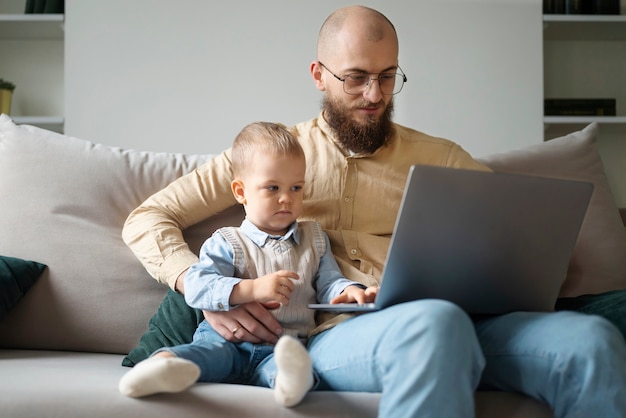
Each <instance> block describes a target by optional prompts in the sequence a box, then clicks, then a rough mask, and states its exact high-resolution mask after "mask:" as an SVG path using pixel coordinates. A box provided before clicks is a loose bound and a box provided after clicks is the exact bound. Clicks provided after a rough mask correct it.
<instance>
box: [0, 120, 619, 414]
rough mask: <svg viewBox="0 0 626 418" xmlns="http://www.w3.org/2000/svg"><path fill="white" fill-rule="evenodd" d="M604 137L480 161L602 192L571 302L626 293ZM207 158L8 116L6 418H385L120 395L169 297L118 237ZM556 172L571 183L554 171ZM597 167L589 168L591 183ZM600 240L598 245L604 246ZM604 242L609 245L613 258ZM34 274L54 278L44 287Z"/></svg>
mask: <svg viewBox="0 0 626 418" xmlns="http://www.w3.org/2000/svg"><path fill="white" fill-rule="evenodd" d="M596 129H597V127H595V126H591V127H589V128H587V130H585V131H583V132H578V133H576V134H574V135H572V136H570V137H567V138H564V139H560V140H555V141H551V142H549V143H541V144H538V145H536V146H532V147H529V148H527V149H524V150H519V151H513V152H512V153H507V154H500V155H496V156H491V157H486V158H485V159H483V161H485V162H486V163H488V164H490V165H492V166H493V167H494V168H495V169H498V170H506V169H507V167H510V168H511V169H512V170H513V171H515V170H519V171H524V167H530V171H531V172H537V173H541V170H542V168H541V167H547V168H548V169H550V170H552V171H556V172H549V173H547V174H551V173H552V174H554V175H556V176H560V175H562V176H563V177H578V178H584V179H587V180H592V181H594V183H595V184H596V191H595V192H594V198H593V199H594V202H593V203H592V206H591V208H590V210H589V212H588V217H587V218H588V219H586V221H585V226H584V227H583V231H582V233H581V240H583V243H582V244H580V245H582V250H583V251H582V252H580V253H578V254H576V255H575V256H574V258H573V261H572V262H573V264H572V266H573V267H572V269H573V270H572V274H573V276H572V277H568V281H567V282H566V283H565V285H564V290H563V294H564V295H573V294H581V293H590V292H591V293H593V292H597V291H602V290H612V289H615V288H624V287H626V285H625V282H626V277H625V276H626V274H624V272H626V239H624V237H625V236H624V229H623V227H622V224H621V220H620V218H619V215H618V213H617V210H616V208H615V205H614V203H612V200H611V196H610V191H609V190H608V186H607V185H606V179H605V178H604V173H603V171H602V165H601V163H600V162H599V157H598V155H597V152H596V151H595V148H594V143H593V141H594V138H595V133H596ZM572 150H573V151H574V152H578V153H579V154H580V158H578V157H577V158H578V160H579V161H578V162H579V163H580V164H581V165H580V166H579V167H578V168H576V164H575V163H573V160H574V159H576V158H574V157H572V156H571V155H570V154H568V152H570V151H572ZM581 150H582V151H581ZM590 150H591V151H590ZM583 151H584V152H583ZM209 158H211V156H210V155H197V156H184V155H175V154H164V153H150V152H138V151H131V150H123V149H118V148H112V147H107V146H103V145H97V144H93V143H91V142H88V141H85V140H81V139H77V138H71V137H68V136H64V135H60V134H56V133H53V132H49V131H45V130H42V129H39V128H35V127H31V126H16V125H15V124H14V123H13V121H12V120H11V119H10V118H9V117H8V116H6V115H2V116H0V198H1V199H2V201H1V203H0V257H2V258H0V267H2V263H4V264H5V265H6V263H7V262H9V263H15V262H17V263H18V264H19V263H23V266H22V267H24V269H23V270H20V269H19V268H18V269H15V268H14V269H13V270H11V271H9V273H13V276H12V277H6V276H7V270H8V269H7V268H4V273H2V274H4V276H5V277H3V278H2V281H0V286H3V289H0V292H5V289H6V286H8V287H10V290H11V291H10V292H9V291H8V290H7V291H6V293H3V294H4V295H5V296H12V297H13V300H10V301H5V302H3V304H2V308H3V312H0V376H2V378H1V379H0V398H1V401H0V416H2V417H6V418H9V417H35V416H36V417H87V416H89V417H139V416H151V417H172V416H179V417H192V416H199V417H200V416H202V417H224V416H236V417H325V418H327V417H359V418H363V417H375V416H376V415H377V405H378V402H379V394H371V393H344V392H338V393H332V392H314V393H311V394H310V395H308V396H307V398H306V399H305V400H304V402H302V404H301V405H299V406H297V407H295V408H292V409H287V408H281V407H279V406H277V405H275V403H274V401H273V397H272V394H271V391H270V390H269V389H265V388H258V387H251V386H240V385H229V384H198V385H195V386H194V387H193V388H192V389H191V390H189V391H188V392H185V393H181V394H168V395H156V396H152V397H148V398H144V399H131V398H126V397H124V396H122V395H121V394H119V393H118V391H117V382H118V380H119V378H120V377H121V376H122V375H123V374H124V373H125V372H126V371H127V370H128V369H127V368H126V367H123V366H122V365H121V364H122V361H123V359H124V358H125V355H126V354H127V353H129V352H130V351H131V350H133V349H134V348H136V347H137V346H138V344H139V341H140V337H141V336H142V335H143V334H144V333H145V332H146V330H147V327H148V322H149V320H150V318H151V317H152V316H153V314H154V313H155V312H156V311H157V308H158V307H159V305H160V303H161V301H162V300H163V299H164V296H165V295H166V293H167V292H168V290H167V289H166V288H165V287H164V286H161V285H158V284H157V283H156V282H155V281H154V280H153V279H152V278H150V277H149V276H148V275H147V273H146V272H145V271H144V269H143V268H142V266H141V265H140V264H139V263H138V261H137V260H136V259H135V257H134V256H133V254H132V253H131V252H130V250H129V249H128V248H127V247H126V246H125V245H124V243H123V242H122V239H121V228H122V225H123V223H124V220H125V219H126V216H127V215H128V213H129V212H130V211H131V210H132V209H134V208H135V207H136V206H137V205H139V204H140V203H141V202H142V201H143V200H144V199H145V198H146V197H148V196H149V195H150V194H152V193H153V192H156V191H157V190H159V189H161V188H163V187H164V186H166V185H167V184H168V183H170V182H171V181H172V180H174V179H175V178H177V177H178V176H180V175H182V174H183V173H186V172H189V171H190V170H193V169H194V167H197V166H198V165H200V164H202V163H203V162H204V161H206V160H207V159H209ZM542 159H546V161H543V160H542ZM590 159H591V160H590ZM555 160H560V161H561V163H562V164H561V163H560V164H561V165H562V166H567V169H564V170H562V172H560V171H559V170H556V169H555V166H556V165H557V164H554V161H555ZM542 161H543V162H542ZM589 161H592V162H593V164H592V165H594V164H595V165H594V167H595V168H594V170H593V172H592V173H590V172H589V169H588V167H589ZM594 161H595V162H594ZM516 164H517V165H519V166H520V167H521V168H519V167H517V165H516ZM598 164H599V165H598ZM585 167H586V168H585ZM550 170H548V171H550ZM568 170H569V171H568ZM527 171H528V170H527ZM611 205H612V206H611ZM612 211H614V212H615V213H614V214H611V213H610V212H612ZM607 216H608V218H607ZM240 219H241V210H240V209H239V208H233V209H232V210H229V211H226V212H225V213H223V214H221V215H219V216H217V217H215V218H214V219H211V220H209V221H207V222H205V223H203V224H201V225H197V226H194V227H192V228H190V229H189V230H188V231H186V236H187V238H188V240H189V242H190V245H191V247H192V248H194V249H198V248H199V246H200V244H201V243H202V241H203V240H204V239H205V237H207V236H208V235H209V234H210V233H211V232H212V230H213V229H215V227H216V226H218V225H224V224H237V223H238V222H239V221H240ZM620 234H621V235H620ZM598 236H602V237H603V241H602V242H601V243H599V244H598V243H597V242H595V241H597V237H598ZM609 236H615V239H614V240H613V241H614V242H612V243H611V244H610V245H611V248H610V252H609V251H608V249H607V246H606V245H605V244H606V240H607V237H609ZM589 240H591V241H590V242H588V241H589ZM594 240H595V241H594ZM580 245H579V246H578V247H577V251H578V250H579V249H580V248H579V247H580ZM590 245H591V248H590ZM598 245H599V246H600V248H597V247H598ZM615 254H618V255H615ZM7 257H10V259H9V258H7ZM598 257H599V258H598ZM31 261H34V262H38V263H40V264H42V265H45V266H47V268H45V269H44V270H43V273H41V274H39V270H37V269H36V268H35V269H34V270H33V269H32V268H33V263H31ZM596 263H604V264H603V265H604V266H605V267H604V271H603V272H601V273H602V274H601V275H599V276H598V275H596V277H594V278H593V280H592V279H590V278H589V277H588V276H589V274H595V272H590V271H589V269H593V268H594V266H595V264H596ZM606 265H610V266H611V268H612V269H613V271H608V272H607V271H606V270H607V268H606ZM35 267H36V266H35ZM620 269H622V271H621V272H620ZM0 271H3V269H2V268H0ZM605 273H606V274H605ZM620 274H621V276H619V275H620ZM29 275H30V277H28V278H27V277H25V276H29ZM600 276H601V277H600ZM28 279H31V281H32V282H33V283H32V285H31V282H29V281H28ZM11 286H12V287H11ZM16 293H17V294H16ZM173 325H174V328H175V327H176V326H177V325H178V324H173ZM181 327H182V325H181ZM153 331H154V330H153ZM135 353H137V351H135ZM140 354H141V353H140ZM476 411H477V416H478V417H481V418H486V417H499V418H501V417H509V418H512V417H550V416H552V414H551V413H550V410H549V409H548V408H547V407H546V406H545V405H543V404H542V403H541V402H538V401H535V400H532V399H530V398H527V397H524V396H521V395H518V394H509V393H501V392H482V391H479V392H477V394H476Z"/></svg>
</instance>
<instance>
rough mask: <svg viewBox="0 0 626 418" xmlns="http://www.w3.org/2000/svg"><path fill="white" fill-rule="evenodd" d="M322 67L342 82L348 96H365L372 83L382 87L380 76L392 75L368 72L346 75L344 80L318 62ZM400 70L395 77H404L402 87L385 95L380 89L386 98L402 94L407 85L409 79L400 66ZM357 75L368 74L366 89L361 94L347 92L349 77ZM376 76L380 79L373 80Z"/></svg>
mask: <svg viewBox="0 0 626 418" xmlns="http://www.w3.org/2000/svg"><path fill="white" fill-rule="evenodd" d="M317 62H318V63H319V64H320V65H321V66H322V67H324V69H325V70H326V71H328V72H329V73H331V74H332V76H333V77H335V78H336V79H337V80H339V81H341V83H342V84H343V91H344V93H346V94H350V95H353V96H359V95H361V94H363V93H364V92H366V91H367V89H368V88H369V86H370V84H372V81H374V80H376V81H378V87H381V86H380V76H381V75H391V73H366V72H362V73H350V74H346V75H345V76H344V77H343V78H341V77H339V76H338V75H337V74H335V73H334V72H332V71H331V70H330V69H329V68H328V67H327V66H326V65H324V63H323V62H322V61H317ZM398 70H400V72H399V73H398V72H396V73H394V75H396V76H398V75H399V76H402V85H401V86H400V90H398V91H397V92H395V93H385V92H383V90H382V88H381V89H380V91H381V93H382V94H384V95H386V96H395V95H396V94H398V93H400V92H401V91H402V89H403V88H404V83H406V82H407V81H408V78H407V77H406V75H405V74H404V71H402V68H400V66H399V65H398ZM356 74H367V75H368V76H369V79H368V81H367V84H366V85H365V88H364V89H363V91H362V92H360V93H350V92H348V91H346V80H347V79H348V77H350V76H352V75H356ZM373 75H376V76H378V77H376V78H373V77H372V76H373Z"/></svg>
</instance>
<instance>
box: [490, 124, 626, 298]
mask: <svg viewBox="0 0 626 418" xmlns="http://www.w3.org/2000/svg"><path fill="white" fill-rule="evenodd" d="M597 134H598V124H597V123H592V124H591V125H589V126H587V127H586V128H585V129H583V130H581V131H578V132H573V133H571V134H569V135H566V136H564V137H560V138H556V139H553V140H550V141H547V142H544V143H538V144H533V145H529V146H526V147H523V148H520V149H516V150H511V151H508V152H503V153H498V154H494V155H490V156H486V157H483V158H479V160H480V161H482V162H483V163H484V164H486V165H487V166H489V167H490V168H491V169H493V170H495V171H503V172H511V173H520V174H531V175H537V176H546V177H557V178H564V179H573V180H583V181H588V182H591V183H593V184H594V186H595V188H594V192H593V195H592V197H591V202H590V204H589V208H588V210H587V214H586V216H585V219H584V221H583V225H582V228H581V230H580V233H579V236H578V240H577V242H576V246H575V249H574V253H573V256H572V259H571V262H570V264H569V268H568V271H567V278H566V280H565V282H564V284H563V286H562V287H561V292H560V296H561V297H572V296H579V295H583V294H597V293H602V292H607V291H611V290H617V289H624V288H626V231H625V230H624V227H623V224H622V221H621V218H620V214H619V210H618V209H617V206H616V205H615V201H614V199H613V195H612V194H611V190H610V188H609V184H608V181H607V178H606V174H605V171H604V166H603V164H602V160H601V159H600V154H599V153H598V150H597V148H596V136H597Z"/></svg>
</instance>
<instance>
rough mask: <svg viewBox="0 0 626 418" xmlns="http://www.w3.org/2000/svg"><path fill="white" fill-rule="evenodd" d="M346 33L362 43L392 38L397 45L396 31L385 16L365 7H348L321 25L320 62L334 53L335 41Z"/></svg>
mask: <svg viewBox="0 0 626 418" xmlns="http://www.w3.org/2000/svg"><path fill="white" fill-rule="evenodd" d="M346 32H347V33H349V34H350V35H351V36H352V37H353V38H355V39H358V40H360V41H364V42H379V41H381V40H383V39H384V38H385V37H387V36H393V37H394V38H395V39H396V43H397V34H396V29H395V27H394V26H393V24H392V23H391V21H389V19H387V17H385V15H383V14H382V13H380V12H379V11H377V10H374V9H371V8H369V7H365V6H348V7H344V8H341V9H338V10H336V11H335V12H333V13H332V14H331V15H330V16H329V17H328V18H327V19H326V20H325V21H324V23H323V24H322V27H321V29H320V32H319V37H318V41H317V57H318V59H319V60H320V61H324V60H327V59H328V57H329V56H331V55H332V54H333V52H334V51H336V47H337V40H338V39H342V34H345V33H346Z"/></svg>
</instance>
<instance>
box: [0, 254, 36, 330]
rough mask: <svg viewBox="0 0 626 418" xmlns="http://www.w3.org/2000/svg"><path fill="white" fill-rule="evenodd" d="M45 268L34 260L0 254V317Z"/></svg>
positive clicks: (15, 303)
mask: <svg viewBox="0 0 626 418" xmlns="http://www.w3.org/2000/svg"><path fill="white" fill-rule="evenodd" d="M45 268H46V265H45V264H41V263H37V262H35V261H29V260H22V259H21V258H15V257H6V256H2V255H0V319H2V318H4V316H5V315H6V313H7V312H9V311H10V310H11V309H12V308H13V307H14V306H15V305H17V302H19V301H20V299H22V297H23V296H24V295H25V294H26V292H27V291H28V289H30V287H31V286H32V285H33V284H34V283H35V282H36V281H37V279H38V278H39V276H40V275H41V273H42V272H43V271H44V269H45Z"/></svg>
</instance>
